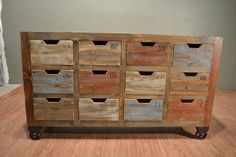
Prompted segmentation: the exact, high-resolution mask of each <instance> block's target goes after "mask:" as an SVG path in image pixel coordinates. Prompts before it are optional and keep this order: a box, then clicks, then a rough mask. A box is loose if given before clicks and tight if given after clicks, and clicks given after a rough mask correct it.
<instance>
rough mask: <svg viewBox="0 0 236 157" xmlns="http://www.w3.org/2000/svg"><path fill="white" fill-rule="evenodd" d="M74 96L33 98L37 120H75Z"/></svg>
mask: <svg viewBox="0 0 236 157" xmlns="http://www.w3.org/2000/svg"><path fill="white" fill-rule="evenodd" d="M73 105H74V99H73V98H33V106H34V118H35V120H73V115H74V109H73Z"/></svg>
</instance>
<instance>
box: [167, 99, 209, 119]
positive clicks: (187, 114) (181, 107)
mask: <svg viewBox="0 0 236 157" xmlns="http://www.w3.org/2000/svg"><path fill="white" fill-rule="evenodd" d="M205 103H206V97H187V96H182V97H177V98H170V99H169V104H168V116H167V119H168V120H186V121H201V120H204V109H205Z"/></svg>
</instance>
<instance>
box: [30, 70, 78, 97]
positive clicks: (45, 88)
mask: <svg viewBox="0 0 236 157" xmlns="http://www.w3.org/2000/svg"><path fill="white" fill-rule="evenodd" d="M32 83H33V92H34V93H73V91H74V87H73V70H32Z"/></svg>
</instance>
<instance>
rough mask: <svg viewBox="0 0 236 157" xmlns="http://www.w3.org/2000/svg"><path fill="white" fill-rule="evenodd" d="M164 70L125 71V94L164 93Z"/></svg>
mask: <svg viewBox="0 0 236 157" xmlns="http://www.w3.org/2000/svg"><path fill="white" fill-rule="evenodd" d="M165 86H166V72H156V71H154V72H153V71H127V72H126V86H125V93H126V94H145V95H148V94H156V95H164V93H165Z"/></svg>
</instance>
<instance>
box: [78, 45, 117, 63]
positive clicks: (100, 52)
mask: <svg viewBox="0 0 236 157" xmlns="http://www.w3.org/2000/svg"><path fill="white" fill-rule="evenodd" d="M79 51H80V54H79V63H80V64H81V65H120V57H121V56H120V55H121V42H120V41H80V42H79Z"/></svg>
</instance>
